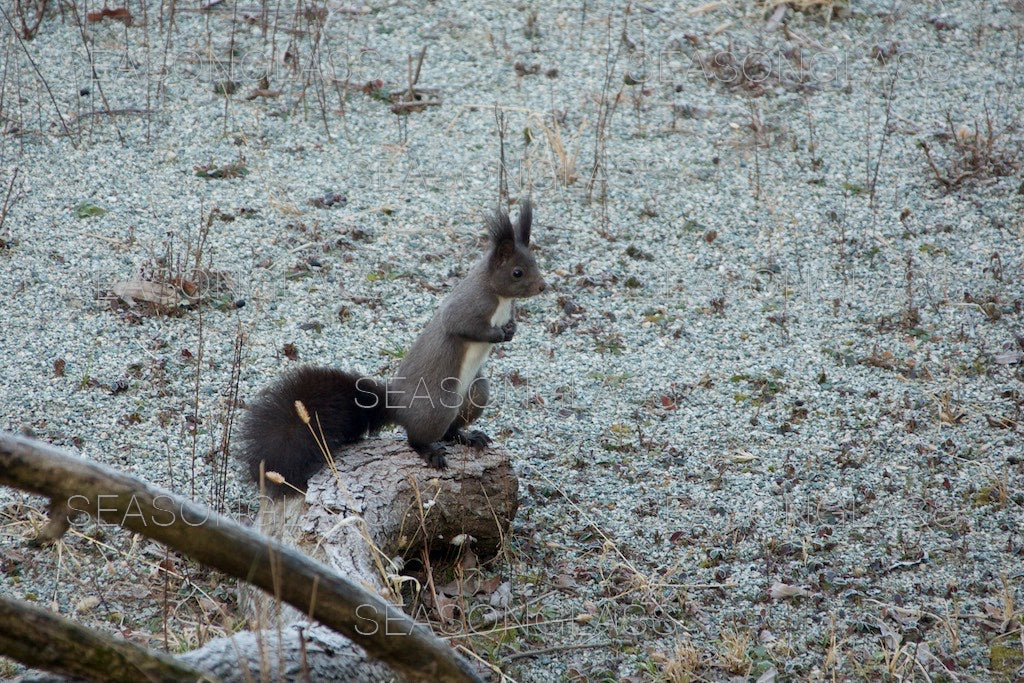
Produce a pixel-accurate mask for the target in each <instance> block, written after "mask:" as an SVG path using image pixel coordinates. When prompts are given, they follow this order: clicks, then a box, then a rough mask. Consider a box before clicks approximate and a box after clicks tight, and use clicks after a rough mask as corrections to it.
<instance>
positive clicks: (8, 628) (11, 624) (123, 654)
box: [0, 596, 214, 683]
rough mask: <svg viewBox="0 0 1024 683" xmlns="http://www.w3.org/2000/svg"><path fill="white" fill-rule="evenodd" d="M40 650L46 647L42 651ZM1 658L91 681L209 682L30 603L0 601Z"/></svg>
mask: <svg viewBox="0 0 1024 683" xmlns="http://www.w3.org/2000/svg"><path fill="white" fill-rule="evenodd" d="M43 644H45V646H43ZM0 652H3V653H4V654H6V655H7V656H9V657H13V658H14V659H17V660H18V661H19V662H22V663H23V664H27V665H29V666H32V667H35V668H37V669H46V670H47V671H54V672H56V673H59V674H62V675H64V676H70V677H75V678H87V679H89V680H94V681H111V682H113V683H117V682H119V681H124V682H125V683H135V681H168V682H170V681H190V682H191V683H194V682H195V681H211V680H214V679H213V678H212V677H211V676H210V675H209V674H208V673H207V672H205V671H202V670H200V669H197V668H194V667H193V666H191V665H188V664H186V663H184V662H180V661H178V660H176V659H174V658H173V657H170V656H168V655H165V654H163V653H161V652H151V651H149V650H147V649H146V648H144V647H142V646H141V645H136V644H135V643H132V642H129V641H127V640H124V639H122V638H115V637H114V636H110V635H107V634H105V633H99V632H96V631H90V630H89V629H87V628H85V627H84V626H80V625H78V624H76V623H75V622H73V621H70V620H68V619H65V618H64V617H62V616H60V615H58V614H54V613H53V612H49V611H47V610H45V609H42V608H41V607H39V606H37V605H33V604H32V603H28V602H22V601H20V600H12V599H11V598H8V597H5V596H0Z"/></svg>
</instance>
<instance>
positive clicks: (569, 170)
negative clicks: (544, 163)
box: [529, 113, 588, 187]
mask: <svg viewBox="0 0 1024 683" xmlns="http://www.w3.org/2000/svg"><path fill="white" fill-rule="evenodd" d="M529 119H530V121H532V122H533V123H535V124H536V125H537V127H538V128H540V129H541V130H543V131H544V137H545V138H546V139H547V142H548V159H549V162H550V164H551V175H552V177H553V178H554V179H555V182H557V183H558V184H559V185H562V186H564V187H568V186H569V185H572V184H573V183H575V182H576V181H577V180H579V176H578V175H577V173H576V160H577V159H578V158H579V155H580V149H581V148H582V145H581V144H580V141H581V139H582V138H583V132H584V131H585V130H586V128H587V124H588V121H587V119H583V120H582V121H581V122H580V125H579V128H577V129H576V132H575V133H573V134H572V135H571V136H570V137H569V138H568V139H565V138H563V137H562V127H561V124H560V123H559V120H558V116H557V115H555V114H552V115H551V116H550V120H551V125H548V124H547V123H546V122H545V120H544V117H542V116H541V115H540V114H537V113H533V114H530V117H529Z"/></svg>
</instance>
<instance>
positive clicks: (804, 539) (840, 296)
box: [0, 0, 1024, 681]
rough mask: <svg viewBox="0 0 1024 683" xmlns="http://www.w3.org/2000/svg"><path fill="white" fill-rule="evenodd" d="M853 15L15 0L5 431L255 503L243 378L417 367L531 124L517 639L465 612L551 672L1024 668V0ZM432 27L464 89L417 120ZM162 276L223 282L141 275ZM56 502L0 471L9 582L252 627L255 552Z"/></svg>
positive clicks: (516, 353) (503, 411) (582, 675)
mask: <svg viewBox="0 0 1024 683" xmlns="http://www.w3.org/2000/svg"><path fill="white" fill-rule="evenodd" d="M797 4H800V5H822V4H828V3H813V2H800V3H797ZM838 4H839V3H837V5H838ZM850 4H851V6H850V7H849V8H847V9H843V8H839V7H837V8H836V11H835V12H834V13H832V15H831V16H828V17H827V16H826V15H827V12H826V11H824V10H823V9H821V8H820V7H812V8H810V9H808V10H807V11H795V10H790V11H788V12H787V13H786V14H785V15H784V16H783V17H782V21H783V23H784V25H782V26H779V27H778V28H776V29H775V30H773V31H766V30H765V29H766V25H767V24H770V23H771V22H770V20H769V19H770V16H771V14H772V12H771V11H770V10H765V9H764V8H763V7H762V6H761V5H760V4H759V3H754V2H744V1H741V0H725V1H723V2H712V3H707V4H702V5H697V4H693V5H690V4H684V3H670V2H664V3H659V2H651V3H643V4H632V5H623V4H619V3H592V2H584V3H557V2H556V3H535V2H522V3H460V2H446V1H441V2H432V3H429V4H425V5H424V6H419V5H420V4H419V3H410V4H409V6H402V5H385V4H383V3H371V4H370V5H368V6H366V7H363V6H353V5H345V4H339V3H337V2H333V1H331V2H327V3H326V4H323V3H318V2H314V3H312V4H307V3H305V2H304V3H302V4H301V5H300V6H299V8H298V9H296V7H295V6H294V5H293V4H292V3H279V4H278V5H277V6H274V5H272V4H267V5H265V6H260V5H244V4H241V3H239V4H237V5H236V4H234V3H232V2H230V1H228V2H224V3H221V4H213V6H212V7H211V8H209V9H205V10H204V9H202V7H201V6H200V5H199V4H195V3H192V2H189V3H184V4H179V5H178V7H177V13H176V15H175V16H174V17H173V22H172V21H171V17H170V14H169V12H170V9H169V5H168V4H166V3H165V4H164V5H161V3H156V2H150V3H145V4H130V5H129V6H128V9H129V11H130V13H131V14H132V15H133V17H132V18H133V21H132V22H131V26H125V25H124V24H123V23H119V22H118V21H116V19H114V18H106V19H104V20H103V21H99V22H89V21H88V20H87V13H88V12H90V11H97V10H99V9H101V8H100V7H93V6H88V7H84V6H78V7H77V15H76V13H75V12H72V11H71V9H70V5H65V8H64V11H63V13H61V12H58V11H57V10H56V9H55V8H52V9H51V10H50V12H49V14H48V15H47V17H46V18H45V19H44V21H43V22H42V24H41V26H40V27H39V30H38V32H37V34H36V35H35V37H34V38H33V39H32V40H30V41H24V42H23V43H22V42H20V41H18V40H17V39H15V38H14V37H13V34H12V33H11V29H10V26H7V28H5V29H4V33H3V35H4V51H3V55H4V56H3V68H2V73H0V116H2V125H3V126H4V135H3V137H2V138H0V174H2V177H0V181H2V183H0V185H2V190H3V194H4V195H6V196H7V201H6V203H5V204H4V206H5V209H6V211H5V217H4V222H3V225H2V227H0V240H2V242H0V317H2V321H3V322H2V324H0V428H2V429H5V430H10V431H21V432H26V433H30V434H33V435H35V436H36V437H38V438H40V439H44V440H47V441H50V442H53V443H56V444H59V445H62V446H65V447H68V448H71V449H73V450H75V451H78V452H81V453H82V454H83V455H84V456H86V457H89V458H93V459H95V460H97V461H100V462H103V463H105V464H107V465H111V466H113V467H117V468H119V469H121V470H124V471H128V472H131V473H134V474H137V475H140V476H143V477H145V478H147V479H149V480H151V481H153V482H155V483H157V484H159V485H162V486H165V487H169V488H172V489H175V490H177V491H179V492H182V493H185V494H189V495H192V496H194V498H195V499H196V500H199V501H202V502H205V503H209V504H211V505H216V506H221V507H224V508H225V509H227V510H228V511H229V512H232V513H234V514H237V515H239V516H243V517H244V516H246V514H247V512H248V508H249V506H250V501H251V498H252V494H251V491H250V490H249V488H248V487H247V486H246V485H245V484H244V482H242V481H241V478H240V477H239V476H237V473H236V470H235V468H234V466H233V465H231V464H230V463H229V464H228V465H227V470H226V471H227V480H226V483H227V486H226V489H221V488H219V487H218V486H217V482H218V481H219V480H220V476H219V475H220V473H222V472H224V471H225V469H224V468H225V465H224V460H223V457H222V456H223V451H224V450H225V442H226V440H227V439H226V436H225V431H224V423H225V421H226V420H227V419H229V418H230V417H231V415H232V414H233V411H232V402H231V398H232V395H233V393H232V392H233V387H234V385H235V380H234V379H233V369H235V368H237V369H238V378H237V385H238V393H239V395H240V396H241V397H242V399H243V400H244V399H246V398H249V397H251V396H253V395H254V394H255V393H256V391H257V390H258V389H259V387H261V386H263V385H264V384H266V383H267V382H268V381H270V380H271V379H272V378H273V377H274V376H275V375H276V374H277V373H279V372H280V371H281V370H282V369H283V368H285V367H287V366H289V365H290V364H292V363H293V362H295V361H293V360H291V358H290V357H296V358H297V360H298V361H300V362H301V361H308V362H321V363H325V362H327V363H336V364H339V365H344V366H350V367H354V368H358V369H360V370H364V371H367V372H374V373H380V374H385V373H387V372H388V371H390V370H393V369H394V368H395V367H396V366H397V356H398V355H399V354H400V352H401V350H402V349H403V348H405V347H407V346H408V345H409V343H411V341H412V340H413V338H414V337H415V335H416V334H417V333H418V331H419V330H420V329H421V327H422V326H423V324H424V322H425V321H426V320H427V318H428V317H429V316H430V314H431V312H432V311H433V309H434V307H435V306H436V305H437V303H438V302H439V300H440V298H441V297H442V296H443V294H444V293H445V291H447V289H448V288H449V287H450V286H451V284H452V283H453V282H454V281H455V280H456V279H457V278H458V276H459V275H460V274H461V273H463V272H465V270H466V268H467V267H468V266H469V265H470V264H471V263H472V261H473V260H474V259H475V258H476V257H477V256H478V254H479V252H480V248H481V247H482V244H483V243H482V241H481V239H480V238H481V235H482V229H481V220H480V219H481V216H482V214H483V213H484V212H485V211H489V210H492V209H493V208H494V207H495V205H496V203H497V202H498V200H499V186H500V178H501V174H499V165H500V159H501V153H502V152H501V150H502V148H503V150H504V152H503V153H504V164H505V174H504V178H505V182H506V184H507V188H508V195H509V196H510V198H511V199H513V200H515V199H517V198H520V197H523V196H525V195H527V194H530V195H531V196H532V197H533V200H534V201H535V203H536V205H537V209H536V223H535V227H534V236H535V241H536V244H537V256H538V259H539V262H540V263H541V265H542V267H543V268H544V270H545V272H546V274H547V276H548V280H549V282H550V283H551V285H552V287H551V288H550V290H549V293H546V294H545V295H544V296H542V297H538V298H536V299H532V300H529V301H528V302H526V303H524V304H523V305H522V306H521V307H520V324H519V331H518V333H517V336H516V338H515V340H514V341H513V342H512V343H511V344H508V345H506V346H504V347H503V348H502V350H501V352H499V353H498V354H496V356H494V357H492V359H491V361H490V363H489V368H490V374H491V377H492V381H493V382H494V384H495V385H497V386H498V387H499V391H498V392H497V393H498V394H499V395H498V400H497V401H496V405H495V406H494V407H492V408H491V409H490V410H489V411H488V412H487V413H486V414H485V417H484V419H483V422H484V427H485V428H486V429H487V430H488V431H490V432H491V433H492V435H496V436H497V438H498V439H499V440H500V441H501V442H502V443H503V444H504V445H505V446H506V447H507V448H508V449H509V450H510V451H511V452H512V453H513V454H514V458H515V460H516V463H517V468H518V471H519V473H520V477H521V485H522V492H523V504H522V507H521V510H520V515H519V518H518V519H517V521H516V525H515V528H514V533H513V535H512V537H511V538H510V539H509V543H508V549H507V552H505V553H503V554H502V555H501V556H499V558H497V561H496V562H495V563H494V564H493V566H492V569H491V571H493V572H494V574H495V575H498V576H503V577H505V578H507V579H508V580H509V581H510V582H511V586H512V595H513V598H512V605H511V607H510V609H509V621H508V627H509V628H508V629H507V630H505V631H503V632H501V633H488V634H480V635H476V636H474V637H472V638H469V639H464V640H462V641H461V642H463V643H464V644H467V645H468V646H470V647H472V648H474V649H475V651H476V652H477V653H478V654H479V655H480V656H481V657H484V658H486V659H489V660H490V661H491V662H493V663H494V664H495V665H496V666H498V667H500V668H501V670H502V671H504V672H505V673H506V674H507V675H509V676H511V677H513V678H515V679H517V680H523V681H527V680H531V681H532V680H538V681H539V680H550V679H551V678H552V677H556V678H560V679H564V680H616V679H623V678H625V679H647V678H652V677H653V678H657V677H664V678H669V679H673V680H690V678H687V677H688V676H689V677H691V678H692V679H693V680H704V679H711V680H720V679H728V678H731V677H737V676H738V677H741V678H742V677H749V678H755V679H756V678H757V677H759V676H761V675H763V674H765V673H766V672H771V671H772V670H774V671H776V672H777V673H778V675H779V676H780V677H784V678H787V679H794V680H805V679H819V678H820V679H825V678H828V679H833V678H835V679H839V680H842V679H862V678H866V679H877V678H880V677H883V676H886V675H889V676H892V677H898V676H904V677H906V678H921V679H925V678H927V677H930V678H931V679H933V680H971V677H974V678H975V679H977V680H1013V679H1014V678H1015V676H1020V675H1021V669H1020V667H1021V666H1022V664H1024V654H1022V644H1021V634H1022V630H1021V629H1022V626H1021V616H1022V610H1021V604H1022V603H1024V591H1022V587H1021V584H1022V579H1024V573H1022V569H1021V567H1022V566H1024V565H1022V554H1024V550H1022V549H1024V538H1022V531H1021V528H1022V521H1024V509H1022V507H1024V449H1022V447H1021V440H1020V435H1019V430H1020V422H1021V407H1022V405H1024V386H1022V381H1021V380H1022V362H1021V360H1022V357H1021V354H1022V351H1024V330H1022V327H1021V320H1022V305H1024V299H1022V293H1024V286H1022V285H1024V280H1022V255H1024V222H1022V209H1024V194H1022V193H1024V185H1022V175H1021V170H1020V168H1021V167H1020V162H1021V160H1022V155H1021V152H1020V146H1021V144H1022V140H1024V131H1022V130H1021V128H1020V125H1021V115H1022V110H1024V97H1022V92H1021V86H1022V80H1024V68H1022V67H1024V64H1022V59H1024V7H1022V6H1021V3H1020V2H1019V1H1017V0H1005V1H1004V0H992V1H988V2H967V1H966V0H965V1H963V2H949V1H947V2H907V1H903V0H896V1H895V2H889V1H887V2H869V1H866V2H854V3H850ZM112 7H114V6H113V5H109V8H112ZM76 16H77V17H78V18H79V20H80V22H81V24H82V25H81V26H80V24H79V21H76ZM12 19H13V20H14V23H15V25H16V26H18V28H19V30H20V24H18V19H17V16H16V15H13V14H12ZM30 23H31V22H30ZM314 47H315V48H316V49H314ZM423 48H426V53H425V57H424V59H423V62H422V68H421V70H420V76H419V81H418V83H417V86H416V87H417V89H418V90H419V91H420V92H421V94H422V97H423V98H424V100H429V101H439V102H440V104H439V105H438V106H428V107H425V108H424V110H423V111H413V112H411V113H409V114H408V115H405V116H398V115H396V114H395V113H393V111H392V102H391V101H388V94H389V93H391V92H395V93H396V94H395V97H396V98H398V99H401V98H402V97H404V95H403V94H402V92H401V91H402V90H404V89H407V88H408V79H409V75H408V74H409V72H410V64H411V65H412V67H413V68H414V67H415V62H416V55H418V54H419V53H420V50H421V49H423ZM410 55H412V62H410ZM93 73H95V78H94V77H93ZM229 81H230V82H231V83H230V84H229V83H227V82H229ZM261 81H262V82H261ZM229 91H230V94H225V93H228V92H229ZM502 129H503V130H504V141H503V144H501V143H500V142H499V140H500V139H501V137H502V136H501V135H500V134H499V131H500V130H502ZM922 145H923V146H922ZM926 150H927V151H928V154H929V155H930V157H931V164H930V163H929V161H928V155H926V153H925V151H926ZM197 169H198V170H197ZM204 170H205V175H207V176H210V175H214V176H216V175H227V176H232V175H235V176H236V177H201V176H202V175H204ZM8 187H10V188H11V190H10V192H9V193H8V192H7V189H8ZM325 195H341V197H339V196H325ZM342 197H343V199H342ZM316 198H320V200H321V201H320V202H319V204H320V206H318V205H316V203H314V202H311V200H313V199H316ZM325 205H326V206H325ZM197 262H198V266H197ZM197 273H198V274H197ZM174 278H178V279H177V280H176V281H175V280H174ZM139 280H143V281H156V282H160V281H162V282H169V281H175V282H176V283H177V284H183V283H184V284H185V289H186V290H188V291H187V293H188V294H192V295H197V296H200V297H202V300H203V302H204V303H203V304H202V305H199V306H188V307H184V308H180V309H179V308H178V307H176V306H171V307H170V308H171V309H173V310H171V311H170V312H169V313H168V312H166V311H165V312H162V313H161V312H155V311H153V310H152V309H151V307H148V306H146V305H145V304H144V302H143V301H136V306H135V307H131V306H126V305H124V303H123V302H121V303H119V302H118V300H117V298H116V297H114V296H111V295H110V291H111V290H112V288H114V287H115V286H116V285H117V284H118V283H126V282H133V281H139ZM193 285H194V286H195V289H193ZM149 293H150V295H152V294H153V290H152V289H151V290H150V292H149ZM142 298H143V299H144V298H145V297H144V296H143V297H142ZM242 302H244V306H241V307H240V306H239V304H240V303H242ZM237 349H240V354H239V355H238V356H237V358H238V361H237V362H236V350H237ZM41 510H42V503H41V501H39V500H38V499H35V498H30V497H26V496H22V495H20V494H18V493H15V492H13V491H9V490H5V491H4V492H2V494H0V538H2V543H3V545H2V546H0V569H2V571H3V575H2V577H0V585H2V586H3V590H4V591H5V592H9V593H11V594H13V595H15V596H18V597H21V598H27V599H31V600H35V601H38V602H40V603H42V604H44V605H47V606H50V607H52V608H54V609H56V610H58V611H60V612H61V613H62V614H66V615H71V616H73V617H74V618H76V619H78V620H80V621H82V622H84V623H86V624H88V625H90V626H93V627H96V628H102V629H106V630H110V631H114V632H118V633H121V634H123V635H125V636H127V637H130V638H133V639H136V640H139V641H140V642H145V643H148V644H149V645H151V646H153V647H163V646H164V645H165V644H166V645H167V646H168V647H169V648H170V649H171V650H172V651H180V650H182V649H188V648H190V647H194V646H195V645H196V644H198V643H200V642H202V641H204V640H205V639H207V638H209V637H212V636H216V635H221V634H223V633H224V632H225V631H230V630H232V629H235V628H238V627H239V626H240V625H241V624H240V623H239V621H240V620H239V619H238V618H237V617H236V616H235V612H234V588H233V585H232V584H231V583H230V582H227V581H225V580H224V579H222V578H220V577H218V576H217V575H215V574H210V573H209V572H206V571H203V570H202V569H201V568H198V567H196V566H195V565H194V564H190V563H189V562H187V561H185V560H183V559H181V558H175V557H174V556H173V555H172V556H171V557H170V558H166V557H165V552H164V550H163V549H162V548H160V547H158V546H155V545H152V544H150V543H148V542H147V541H145V540H143V539H139V538H133V537H132V536H130V535H129V534H126V533H124V532H123V531H121V530H120V529H118V528H116V527H109V526H103V527H97V526H95V525H94V524H92V523H87V524H82V525H80V526H78V527H76V529H75V533H73V534H71V535H69V536H68V537H67V538H66V539H65V540H64V541H63V542H62V543H61V544H59V545H58V546H56V547H54V548H50V549H47V550H43V551H32V550H28V549H26V548H24V547H23V546H22V545H21V542H22V541H23V540H24V539H25V538H28V537H30V536H31V535H32V533H33V531H32V526H31V525H32V523H38V520H39V519H41V514H40V512H41ZM33 511H35V512H33ZM33 520H34V522H33ZM161 563H165V564H164V566H165V567H172V568H173V570H174V574H175V575H174V576H171V577H170V580H169V581H166V582H165V577H166V575H165V574H162V573H161V572H160V571H159V566H160V565H161ZM488 597H489V596H486V595H484V596H479V597H478V598H477V599H479V600H481V601H487V599H488ZM165 624H166V629H165ZM531 653H533V654H531ZM4 666H5V668H3V669H0V672H3V673H9V674H13V673H16V672H17V671H18V669H17V667H14V666H8V665H4ZM673 677H674V678H673Z"/></svg>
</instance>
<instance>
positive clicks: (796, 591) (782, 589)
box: [768, 581, 814, 600]
mask: <svg viewBox="0 0 1024 683" xmlns="http://www.w3.org/2000/svg"><path fill="white" fill-rule="evenodd" d="M768 593H769V594H770V595H771V596H772V600H783V599H785V598H795V597H801V598H809V597H811V596H813V595H814V593H812V592H811V591H809V590H807V589H806V588H803V587H802V586H792V585H790V584H788V583H782V582H781V581H776V582H775V583H773V584H772V587H771V588H770V589H769V591H768Z"/></svg>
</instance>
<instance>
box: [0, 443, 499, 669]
mask: <svg viewBox="0 0 1024 683" xmlns="http://www.w3.org/2000/svg"><path fill="white" fill-rule="evenodd" d="M0 484H5V485H8V486H14V487H16V488H20V489H23V490H26V491H30V492H32V493H37V494H41V495H44V496H47V497H49V498H50V501H51V506H52V508H53V509H54V511H55V512H56V516H55V519H54V520H51V522H52V525H51V528H50V529H49V530H48V533H49V535H50V536H52V535H53V534H54V533H57V532H58V531H59V530H60V528H63V529H67V526H68V524H69V520H70V518H71V517H72V516H73V515H74V514H76V513H82V512H85V513H88V514H90V515H92V516H93V517H95V518H96V519H97V520H100V521H103V522H109V523H115V524H119V525H121V526H123V527H124V528H126V529H129V530H131V531H134V532H136V533H139V534H142V535H143V536H146V537H148V538H152V539H153V540H156V541H160V542H161V543H164V544H166V545H167V546H169V547H171V548H173V549H175V550H178V551H180V552H182V553H183V554H185V555H188V556H190V557H192V558H194V559H196V560H198V561H200V562H202V563H204V564H206V565H209V566H210V567H214V568H216V569H219V570H220V571H222V572H224V573H226V574H228V575H230V576H234V577H237V578H239V579H242V580H244V581H247V582H249V583H252V584H254V585H256V586H258V587H260V588H262V589H263V590H264V591H266V592H267V593H270V594H272V595H274V596H275V598H278V599H279V600H281V601H283V602H285V603H288V604H289V605H291V606H292V607H294V608H295V609H297V610H299V611H300V612H302V613H304V614H308V615H310V616H311V617H312V618H314V619H316V620H317V621H320V622H321V623H323V624H325V625H327V626H329V627H330V628H332V629H334V630H335V631H337V632H339V633H341V634H343V635H345V636H346V637H347V638H349V639H350V640H352V641H353V642H354V643H356V644H358V645H359V646H361V647H362V648H364V649H365V650H366V652H367V653H368V654H369V655H370V656H372V657H374V658H377V659H380V660H382V661H384V662H386V663H387V664H388V665H389V666H390V667H391V668H392V669H393V670H394V671H396V672H397V673H399V674H401V675H402V676H403V677H404V678H405V679H407V680H413V681H417V680H420V681H476V680H479V678H478V677H477V675H476V674H475V673H474V672H473V670H472V669H471V668H470V666H469V664H467V663H466V662H465V661H464V660H462V659H461V658H459V657H458V656H457V655H456V654H455V653H454V652H453V651H452V650H451V648H449V647H448V645H446V644H445V643H444V642H443V641H441V640H440V639H439V638H437V637H436V636H435V635H434V634H433V633H432V632H431V631H430V629H428V628H427V627H426V626H423V625H421V624H418V623H416V622H415V621H413V620H412V619H411V618H410V617H409V616H408V615H406V614H405V613H404V612H402V611H401V610H399V609H398V608H397V607H395V606H394V605H391V604H389V603H387V602H385V601H383V600H382V599H381V598H379V597H378V596H377V595H374V594H373V593H371V592H369V591H367V590H365V589H363V588H362V587H360V586H358V585H356V584H354V583H352V582H350V581H349V580H347V579H345V578H343V577H342V576H340V575H339V574H338V573H336V572H335V571H333V570H332V569H331V568H329V567H327V566H326V565H324V564H322V563H320V562H317V561H315V560H313V559H311V558H309V557H307V556H305V555H303V554H301V553H299V552H297V551H295V550H292V549H289V548H287V547H285V546H284V545H283V544H281V543H279V542H277V541H274V540H271V539H268V538H266V537H264V536H261V535H260V534H258V533H256V532H255V531H252V530H250V529H246V528H245V527H243V526H241V525H240V524H237V523H236V522H234V521H232V520H230V519H228V518H227V517H223V516H222V515H218V514H216V513H214V512H212V511H210V510H208V509H206V508H205V507H203V506H200V505H197V504H195V503H193V502H191V501H189V500H187V499H185V498H183V497H181V496H179V495H177V494H174V493H171V492H170V491H166V490H163V489H159V488H157V487H154V486H152V485H150V484H148V483H146V482H145V481H143V480H141V479H137V478H135V477H131V476H128V475H125V474H121V473H118V472H115V471H113V470H110V469H108V468H106V467H104V466H102V465H99V464H97V463H94V462H89V461H87V460H84V459H82V458H78V457H75V456H73V455H71V454H69V453H67V452H65V451H63V450H61V449H58V448H56V447H53V446H49V445H47V444H43V443H41V442H38V441H34V440H31V439H27V438H24V437H19V436H15V435H12V434H8V433H4V432H0ZM282 577H286V579H287V580H282ZM12 654H13V653H12Z"/></svg>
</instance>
